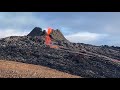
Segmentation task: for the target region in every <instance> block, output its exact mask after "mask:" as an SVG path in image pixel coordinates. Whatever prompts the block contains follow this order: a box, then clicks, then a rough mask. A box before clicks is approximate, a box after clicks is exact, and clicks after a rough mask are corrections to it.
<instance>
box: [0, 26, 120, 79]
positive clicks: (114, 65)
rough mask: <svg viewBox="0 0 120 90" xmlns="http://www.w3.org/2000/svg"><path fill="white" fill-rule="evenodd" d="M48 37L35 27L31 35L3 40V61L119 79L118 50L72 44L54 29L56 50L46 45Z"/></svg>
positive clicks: (0, 44) (119, 59) (1, 56)
mask: <svg viewBox="0 0 120 90" xmlns="http://www.w3.org/2000/svg"><path fill="white" fill-rule="evenodd" d="M36 31H39V32H37V33H39V34H36ZM43 32H44V34H43ZM34 33H35V34H34ZM45 34H46V32H45V31H41V30H40V29H37V28H36V29H33V30H32V32H31V33H30V34H29V35H28V36H11V37H6V38H3V39H1V40H0V59H1V60H12V61H18V62H24V63H31V64H36V65H42V66H47V67H50V68H53V69H57V70H59V71H63V72H67V73H70V74H73V75H77V76H82V77H88V78H120V48H119V47H113V46H112V47H111V46H107V47H106V46H95V45H89V44H83V43H71V42H69V41H68V40H67V39H65V37H64V36H63V35H62V33H61V32H60V31H59V30H53V32H52V33H51V34H50V36H51V38H52V41H54V42H55V44H56V45H57V46H59V48H58V49H55V48H50V47H48V46H47V45H45V43H44V42H45V37H44V36H45ZM38 35H39V37H36V36H38ZM31 36H32V37H31ZM33 36H34V37H33ZM58 37H59V38H58Z"/></svg>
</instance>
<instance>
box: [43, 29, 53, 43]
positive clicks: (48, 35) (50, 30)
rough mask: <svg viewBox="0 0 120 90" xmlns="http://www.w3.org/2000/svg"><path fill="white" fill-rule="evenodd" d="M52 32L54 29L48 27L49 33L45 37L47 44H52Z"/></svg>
mask: <svg viewBox="0 0 120 90" xmlns="http://www.w3.org/2000/svg"><path fill="white" fill-rule="evenodd" d="M51 32H52V29H51V28H48V31H47V35H46V38H45V43H46V45H50V44H51V38H50V34H51Z"/></svg>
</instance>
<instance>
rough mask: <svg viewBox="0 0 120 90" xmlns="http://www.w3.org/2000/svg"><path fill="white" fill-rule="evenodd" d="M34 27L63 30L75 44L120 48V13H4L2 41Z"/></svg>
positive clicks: (1, 14)
mask: <svg viewBox="0 0 120 90" xmlns="http://www.w3.org/2000/svg"><path fill="white" fill-rule="evenodd" d="M34 27H41V28H43V29H46V28H48V27H51V28H54V29H60V30H61V32H62V33H63V34H64V36H65V37H66V38H67V39H68V40H69V41H71V42H80V43H86V44H93V45H110V46H111V45H115V46H120V12H0V38H3V37H7V36H23V35H27V34H28V33H29V32H30V31H31V30H32V29H33V28H34Z"/></svg>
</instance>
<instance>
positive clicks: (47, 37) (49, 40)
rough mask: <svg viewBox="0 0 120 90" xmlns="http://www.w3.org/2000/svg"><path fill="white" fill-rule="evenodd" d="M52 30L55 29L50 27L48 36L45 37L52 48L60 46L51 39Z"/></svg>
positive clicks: (46, 42)
mask: <svg viewBox="0 0 120 90" xmlns="http://www.w3.org/2000/svg"><path fill="white" fill-rule="evenodd" d="M52 31H53V30H52V28H48V30H47V34H46V37H45V44H46V45H49V46H50V48H58V46H57V45H53V44H52V40H51V37H50V34H51V33H52Z"/></svg>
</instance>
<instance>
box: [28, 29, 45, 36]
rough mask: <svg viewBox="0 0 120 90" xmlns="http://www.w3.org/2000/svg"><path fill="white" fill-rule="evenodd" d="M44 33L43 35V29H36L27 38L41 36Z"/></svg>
mask: <svg viewBox="0 0 120 90" xmlns="http://www.w3.org/2000/svg"><path fill="white" fill-rule="evenodd" d="M42 34H43V33H42V28H39V27H35V28H34V29H33V30H32V31H31V32H30V33H29V34H28V35H27V36H32V37H34V36H41V35H42Z"/></svg>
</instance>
